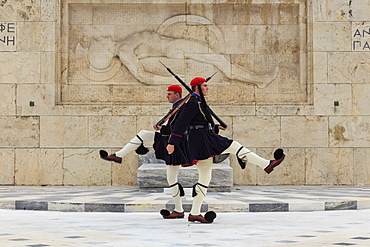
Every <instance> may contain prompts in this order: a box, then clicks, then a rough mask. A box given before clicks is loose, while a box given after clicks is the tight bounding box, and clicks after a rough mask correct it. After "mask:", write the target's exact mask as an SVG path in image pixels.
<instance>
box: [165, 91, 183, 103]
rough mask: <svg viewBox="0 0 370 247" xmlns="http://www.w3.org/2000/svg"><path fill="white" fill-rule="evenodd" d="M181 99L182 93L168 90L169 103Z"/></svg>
mask: <svg viewBox="0 0 370 247" xmlns="http://www.w3.org/2000/svg"><path fill="white" fill-rule="evenodd" d="M179 99H180V94H178V93H176V92H174V91H167V100H168V102H169V103H175V102H176V101H178V100H179Z"/></svg>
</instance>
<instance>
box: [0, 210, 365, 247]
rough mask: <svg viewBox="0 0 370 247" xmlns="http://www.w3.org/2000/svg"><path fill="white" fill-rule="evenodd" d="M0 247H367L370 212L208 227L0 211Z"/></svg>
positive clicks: (263, 215) (220, 222) (238, 218)
mask: <svg viewBox="0 0 370 247" xmlns="http://www.w3.org/2000/svg"><path fill="white" fill-rule="evenodd" d="M0 219H1V221H0V222H1V231H0V246H6V247H13V246H14V247H18V246H22V247H23V246H33V247H44V246H79V247H84V246H120V247H121V246H128V247H136V246H137V247H143V246H144V247H146V246H148V247H156V246H158V247H159V246H160V247H170V246H222V247H228V246H232V247H237V246H242V247H245V246H248V247H249V246H251V247H254V246H278V247H279V246H309V247H312V246H370V221H369V219H370V210H368V209H365V210H334V211H311V212H244V213H218V217H217V218H216V219H215V222H214V223H212V224H201V223H190V222H188V221H187V219H186V218H185V219H173V220H165V219H162V218H161V216H160V215H159V213H111V212H57V211H31V210H9V209H1V210H0Z"/></svg>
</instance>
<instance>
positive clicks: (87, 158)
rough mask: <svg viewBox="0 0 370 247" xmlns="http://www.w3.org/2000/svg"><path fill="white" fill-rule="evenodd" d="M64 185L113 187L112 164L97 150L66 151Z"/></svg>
mask: <svg viewBox="0 0 370 247" xmlns="http://www.w3.org/2000/svg"><path fill="white" fill-rule="evenodd" d="M63 171H64V172H63V185H82V186H83V185H93V186H105V185H111V184H112V180H111V171H112V168H111V164H110V162H107V161H104V160H102V159H100V157H99V150H95V149H65V150H64V161H63Z"/></svg>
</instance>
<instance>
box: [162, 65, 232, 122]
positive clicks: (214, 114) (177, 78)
mask: <svg viewBox="0 0 370 247" xmlns="http://www.w3.org/2000/svg"><path fill="white" fill-rule="evenodd" d="M159 62H160V63H161V64H162V65H163V66H164V67H165V68H166V69H167V71H168V72H170V74H171V75H173V76H174V77H175V78H176V80H178V81H179V82H180V83H181V85H183V86H184V87H185V88H186V90H188V92H189V93H190V94H192V93H193V90H191V88H190V87H189V86H188V85H187V84H186V83H185V82H183V81H182V80H181V78H180V77H178V76H177V75H175V73H173V72H172V71H171V70H170V69H169V68H167V66H166V65H164V64H163V63H162V62H161V61H159ZM216 73H217V71H216V72H215V73H214V74H213V75H211V76H210V77H208V78H207V79H206V81H209V80H210V79H211V78H212V77H213V76H214V75H215V74H216ZM207 107H208V110H209V111H210V113H211V114H212V116H213V117H214V118H215V119H216V120H217V121H218V122H219V123H220V125H221V126H222V127H223V128H226V127H227V124H225V122H224V121H222V120H221V119H220V118H219V117H218V116H217V115H216V113H214V112H213V111H212V109H211V108H209V106H207Z"/></svg>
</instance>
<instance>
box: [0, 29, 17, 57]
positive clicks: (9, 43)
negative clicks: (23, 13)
mask: <svg viewBox="0 0 370 247" xmlns="http://www.w3.org/2000/svg"><path fill="white" fill-rule="evenodd" d="M15 36H16V23H14V22H8V23H6V22H0V50H2V51H14V50H15V47H16V37H15Z"/></svg>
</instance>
